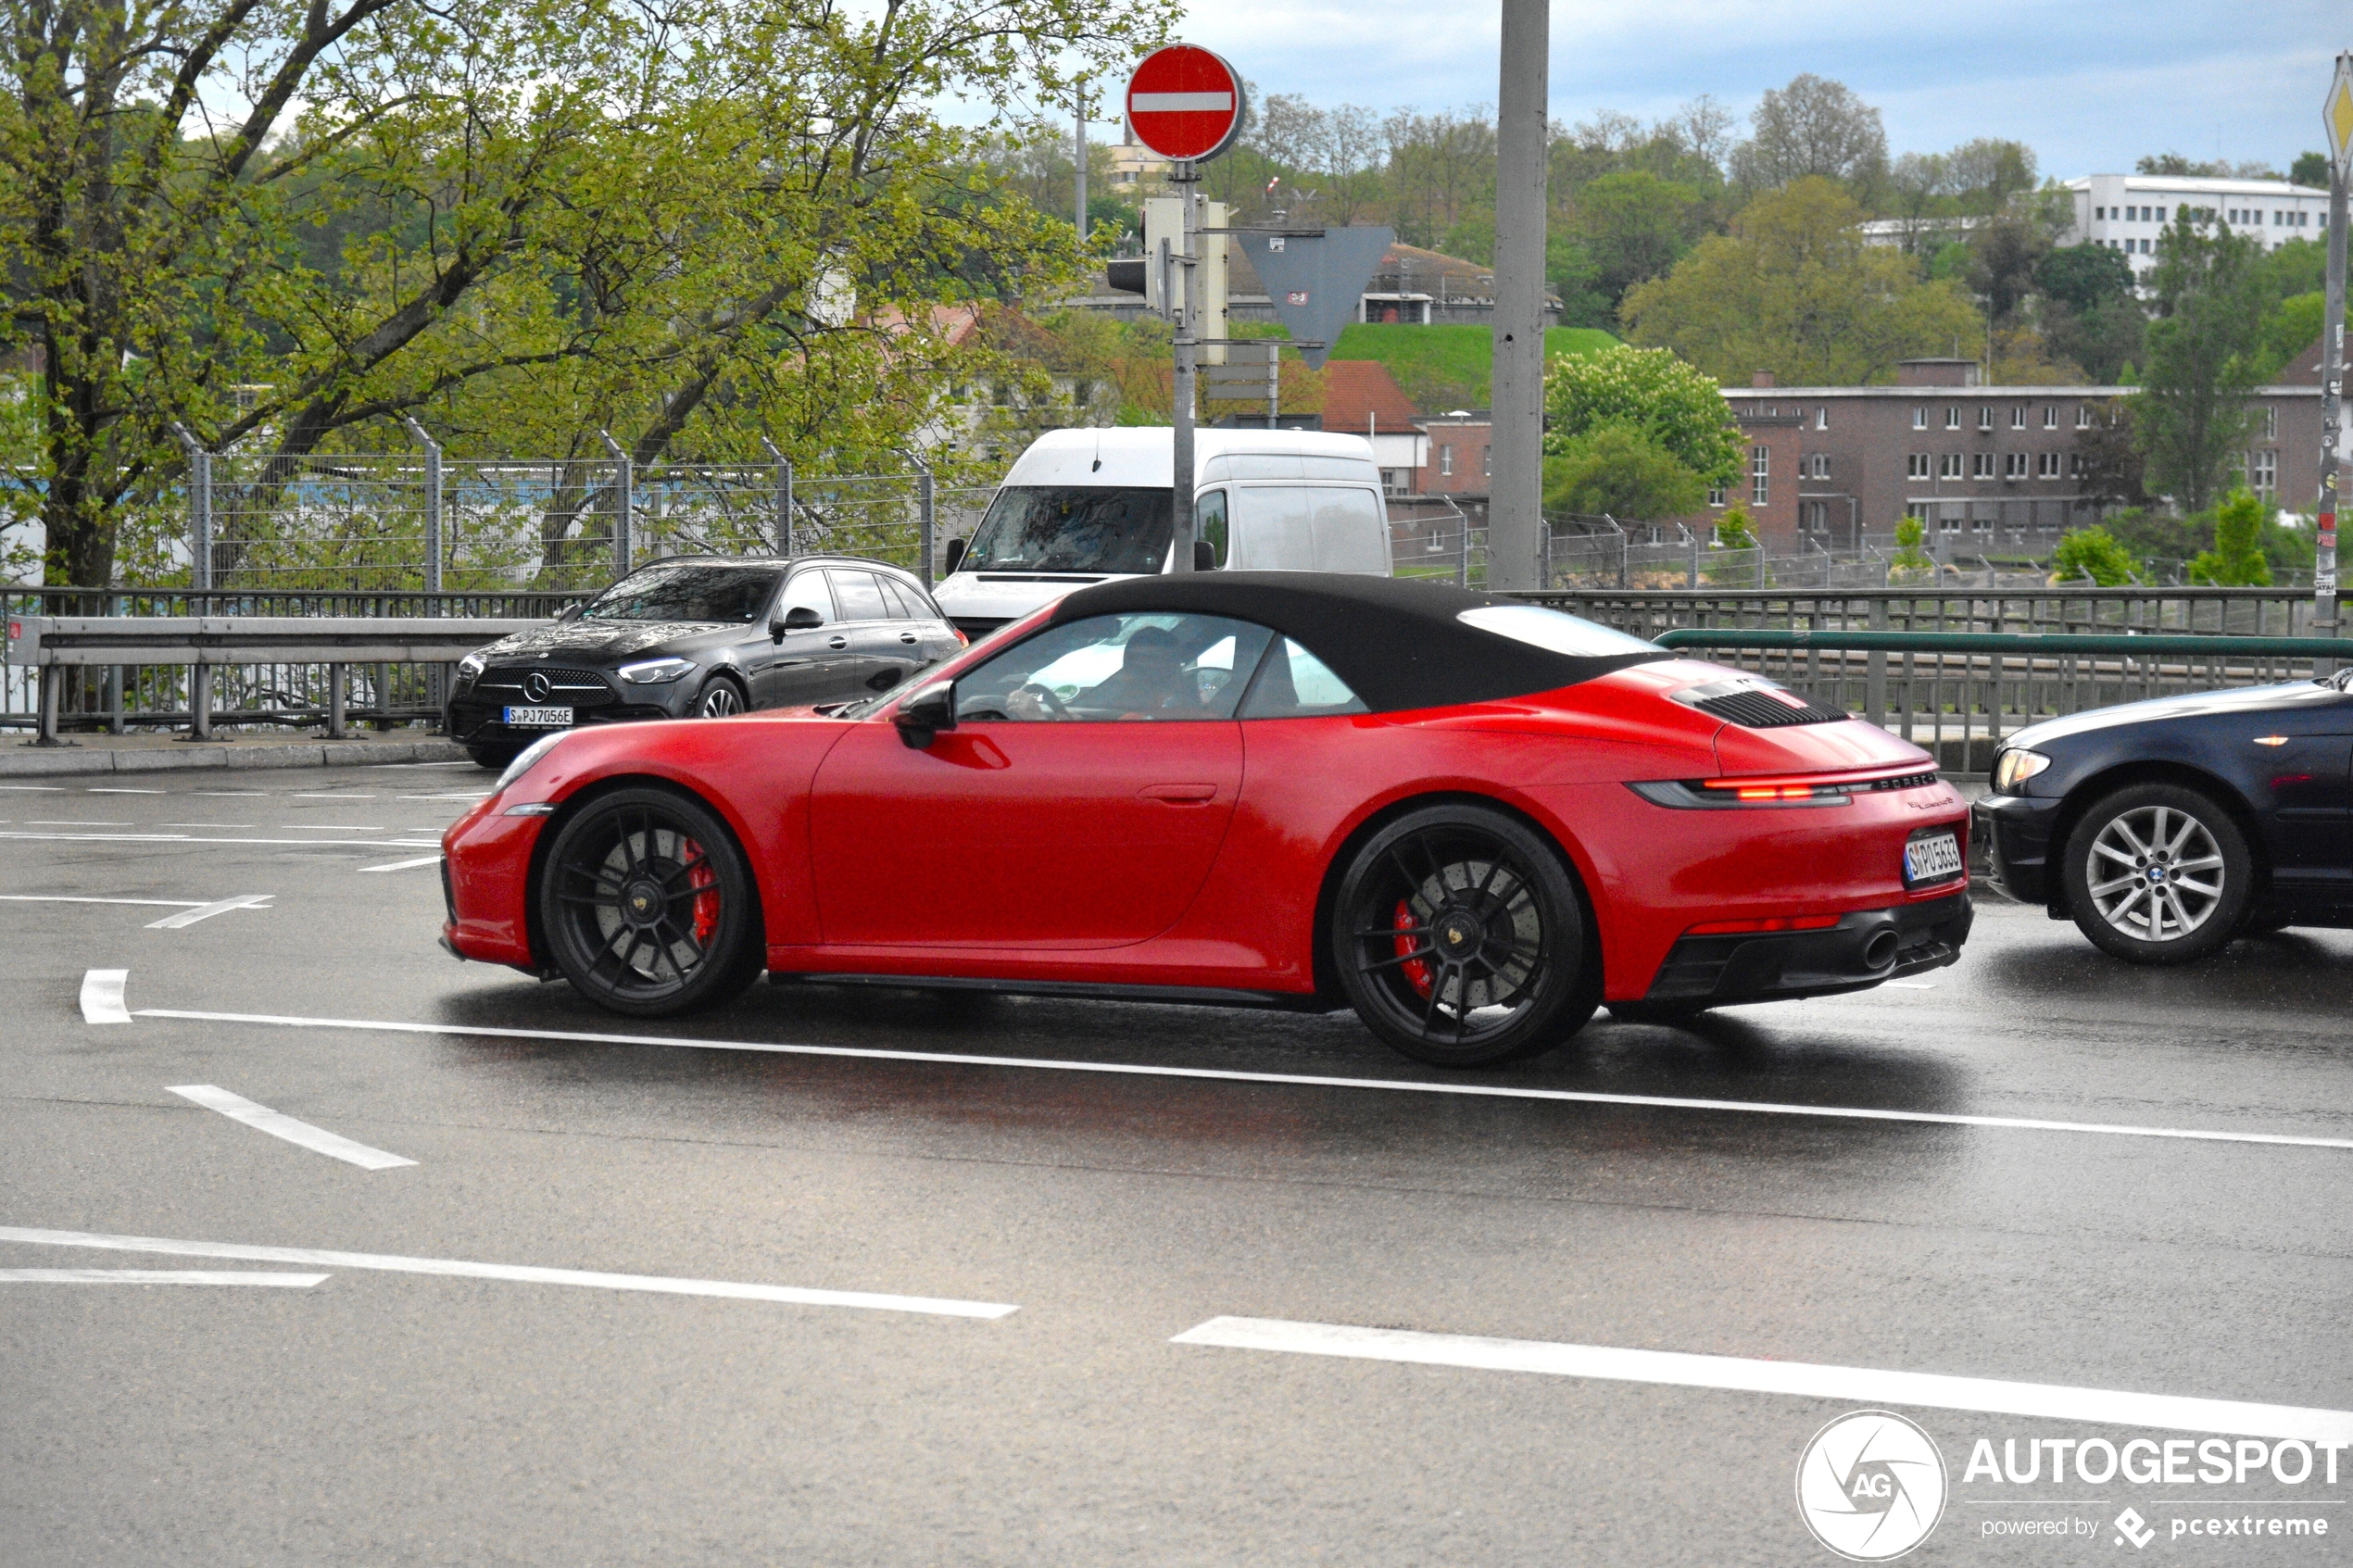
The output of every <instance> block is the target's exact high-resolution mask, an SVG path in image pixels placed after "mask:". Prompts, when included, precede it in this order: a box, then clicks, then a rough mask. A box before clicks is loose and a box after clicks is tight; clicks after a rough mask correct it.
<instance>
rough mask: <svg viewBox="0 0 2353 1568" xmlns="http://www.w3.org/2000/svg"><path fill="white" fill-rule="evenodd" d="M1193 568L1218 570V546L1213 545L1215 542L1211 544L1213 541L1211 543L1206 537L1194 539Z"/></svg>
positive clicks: (1195, 569) (1196, 569) (1197, 569)
mask: <svg viewBox="0 0 2353 1568" xmlns="http://www.w3.org/2000/svg"><path fill="white" fill-rule="evenodd" d="M1193 570H1194V571H1216V570H1217V546H1214V545H1213V544H1211V543H1210V542H1209V541H1208V540H1206V539H1196V540H1194V541H1193Z"/></svg>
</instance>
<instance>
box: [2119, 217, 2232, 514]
mask: <svg viewBox="0 0 2353 1568" xmlns="http://www.w3.org/2000/svg"><path fill="white" fill-rule="evenodd" d="M2261 253H2262V242H2261V241H2259V240H2258V239H2256V238H2255V237H2254V236H2252V235H2242V234H2233V233H2232V232H2229V231H2228V230H2227V229H2224V228H2221V227H2220V226H2219V225H2216V224H2213V223H2211V222H2209V221H2208V220H2205V219H2202V218H2200V217H2197V216H2196V214H2195V213H2193V212H2191V211H2190V210H2189V209H2187V208H2184V209H2183V213H2182V215H2181V216H2180V217H2179V218H2177V219H2176V220H2174V221H2173V223H2172V224H2171V225H2170V226H2169V227H2168V228H2167V229H2166V231H2165V232H2164V233H2163V235H2162V236H2160V237H2159V238H2158V243H2157V265H2156V266H2155V267H2153V268H2151V269H2150V270H2149V285H2150V289H2151V291H2152V293H2153V294H2154V295H2156V303H2157V309H2158V319H2157V320H2154V321H2151V322H2150V323H2149V329H2148V347H2147V359H2146V361H2145V364H2144V365H2143V366H2142V372H2141V373H2142V377H2143V385H2142V389H2141V391H2140V392H2138V393H2136V394H2135V395H2133V435H2134V439H2135V442H2136V444H2137V445H2138V446H2139V448H2140V451H2141V454H2142V456H2143V457H2145V458H2147V460H2148V470H2149V483H2150V485H2151V487H2152V488H2154V489H2156V490H2158V491H2160V492H2163V493H2167V494H2171V495H2173V496H2174V497H2176V499H2177V500H2178V501H2179V502H2180V503H2181V505H2182V507H2183V509H2184V510H2187V511H2200V510H2203V509H2204V508H2206V506H2207V505H2208V501H2209V500H2210V499H2211V498H2212V496H2213V495H2215V494H2216V493H2217V492H2218V491H2220V490H2221V486H2222V477H2223V475H2224V473H2225V472H2226V471H2227V470H2228V469H2229V467H2230V465H2231V463H2232V461H2233V458H2234V455H2235V454H2236V453H2237V452H2238V451H2239V449H2240V448H2241V447H2242V446H2244V445H2246V434H2247V432H2248V430H2249V429H2250V428H2251V423H2252V420H2253V418H2254V412H2253V408H2252V406H2251V405H2250V404H2249V403H2248V401H2247V397H2248V395H2249V394H2250V393H2252V392H2253V391H2254V390H2255V388H2256V386H2257V385H2258V384H2259V383H2258V376H2259V370H2260V365H2259V358H2258V357H2259V350H2260V346H2261V345H2260V338H2259V333H2260V331H2261V318H2262V299H2261V293H2260V282H2259V278H2258V277H2257V275H2256V270H2255V262H2256V261H2257V259H2258V258H2259V257H2260V255H2261Z"/></svg>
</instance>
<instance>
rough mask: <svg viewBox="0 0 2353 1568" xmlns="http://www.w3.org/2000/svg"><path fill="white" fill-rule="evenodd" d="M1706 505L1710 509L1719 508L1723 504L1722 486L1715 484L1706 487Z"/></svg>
mask: <svg viewBox="0 0 2353 1568" xmlns="http://www.w3.org/2000/svg"><path fill="white" fill-rule="evenodd" d="M1707 504H1708V505H1709V506H1711V507H1720V506H1722V505H1723V504H1724V487H1723V486H1722V485H1720V484H1715V485H1710V486H1709V487H1708V491H1707Z"/></svg>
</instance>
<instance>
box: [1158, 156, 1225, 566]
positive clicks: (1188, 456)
mask: <svg viewBox="0 0 2353 1568" xmlns="http://www.w3.org/2000/svg"><path fill="white" fill-rule="evenodd" d="M1169 182H1170V183H1171V184H1173V185H1175V186H1176V194H1177V198H1178V199H1179V200H1181V201H1182V202H1183V203H1184V204H1185V205H1184V208H1183V211H1184V220H1185V222H1184V235H1185V254H1184V255H1183V256H1182V257H1176V262H1177V270H1178V271H1179V272H1181V273H1182V274H1183V275H1184V291H1185V292H1184V304H1183V305H1182V306H1180V307H1178V308H1177V311H1176V387H1175V393H1176V399H1175V400H1176V408H1175V409H1174V410H1173V413H1174V418H1173V419H1172V420H1171V421H1170V422H1171V424H1172V426H1173V427H1174V428H1173V429H1172V431H1171V439H1170V442H1169V445H1170V455H1171V457H1172V458H1173V459H1174V465H1173V466H1174V468H1175V470H1176V471H1175V473H1174V475H1173V476H1172V479H1171V483H1170V486H1169V490H1170V494H1169V505H1170V507H1171V508H1173V515H1172V518H1171V521H1172V522H1174V524H1175V527H1174V529H1173V530H1172V538H1171V541H1170V549H1169V561H1168V570H1169V571H1192V569H1193V367H1194V363H1195V361H1196V359H1197V358H1199V355H1200V349H1199V348H1198V346H1197V345H1198V343H1199V340H1200V337H1201V295H1202V287H1201V282H1202V280H1201V245H1202V232H1201V200H1200V197H1199V194H1198V191H1199V188H1200V185H1201V166H1200V165H1199V164H1197V163H1195V162H1194V161H1193V160H1192V159H1190V158H1186V159H1183V160H1182V161H1180V162H1179V163H1178V164H1177V165H1176V172H1175V173H1174V174H1173V175H1171V176H1170V181H1169ZM1218 243H1219V244H1220V245H1223V244H1224V243H1225V238H1224V236H1223V235H1220V236H1219V238H1218Z"/></svg>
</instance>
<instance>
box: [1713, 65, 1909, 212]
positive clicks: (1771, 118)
mask: <svg viewBox="0 0 2353 1568" xmlns="http://www.w3.org/2000/svg"><path fill="white" fill-rule="evenodd" d="M1750 123H1751V125H1752V127H1753V128H1754V130H1755V137H1754V138H1753V139H1752V140H1750V141H1746V142H1743V143H1742V144H1740V145H1739V146H1738V147H1736V148H1734V149H1733V150H1732V157H1731V163H1732V177H1733V179H1734V180H1735V181H1737V182H1739V183H1740V184H1742V185H1743V186H1745V187H1747V188H1748V189H1749V190H1752V191H1765V190H1778V189H1780V188H1781V187H1783V186H1786V185H1790V184H1793V183H1795V182H1798V181H1800V180H1836V181H1839V182H1843V183H1844V184H1845V185H1846V187H1847V188H1848V189H1849V190H1851V191H1853V192H1854V193H1855V194H1856V195H1857V196H1859V197H1862V198H1864V199H1866V200H1869V199H1872V198H1873V197H1875V196H1876V194H1877V193H1878V190H1879V187H1880V185H1881V183H1882V182H1884V181H1885V180H1886V178H1887V129H1886V127H1885V125H1884V124H1882V123H1881V119H1880V112H1879V110H1877V109H1875V108H1873V107H1871V106H1870V105H1869V104H1867V103H1865V102H1863V100H1862V99H1861V98H1860V97H1859V96H1857V95H1856V93H1855V90H1854V89H1853V88H1851V87H1849V86H1847V85H1846V84H1845V83H1844V82H1831V81H1827V80H1825V79H1824V78H1822V77H1818V76H1815V75H1813V74H1812V73H1810V72H1808V73H1806V74H1803V75H1800V76H1795V77H1793V78H1791V80H1790V84H1789V85H1788V86H1786V87H1782V88H1779V89H1775V88H1769V87H1768V88H1767V89H1766V91H1765V95H1764V97H1763V98H1762V99H1761V100H1759V102H1758V104H1757V106H1756V112H1755V115H1754V116H1752V117H1751V121H1750Z"/></svg>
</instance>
